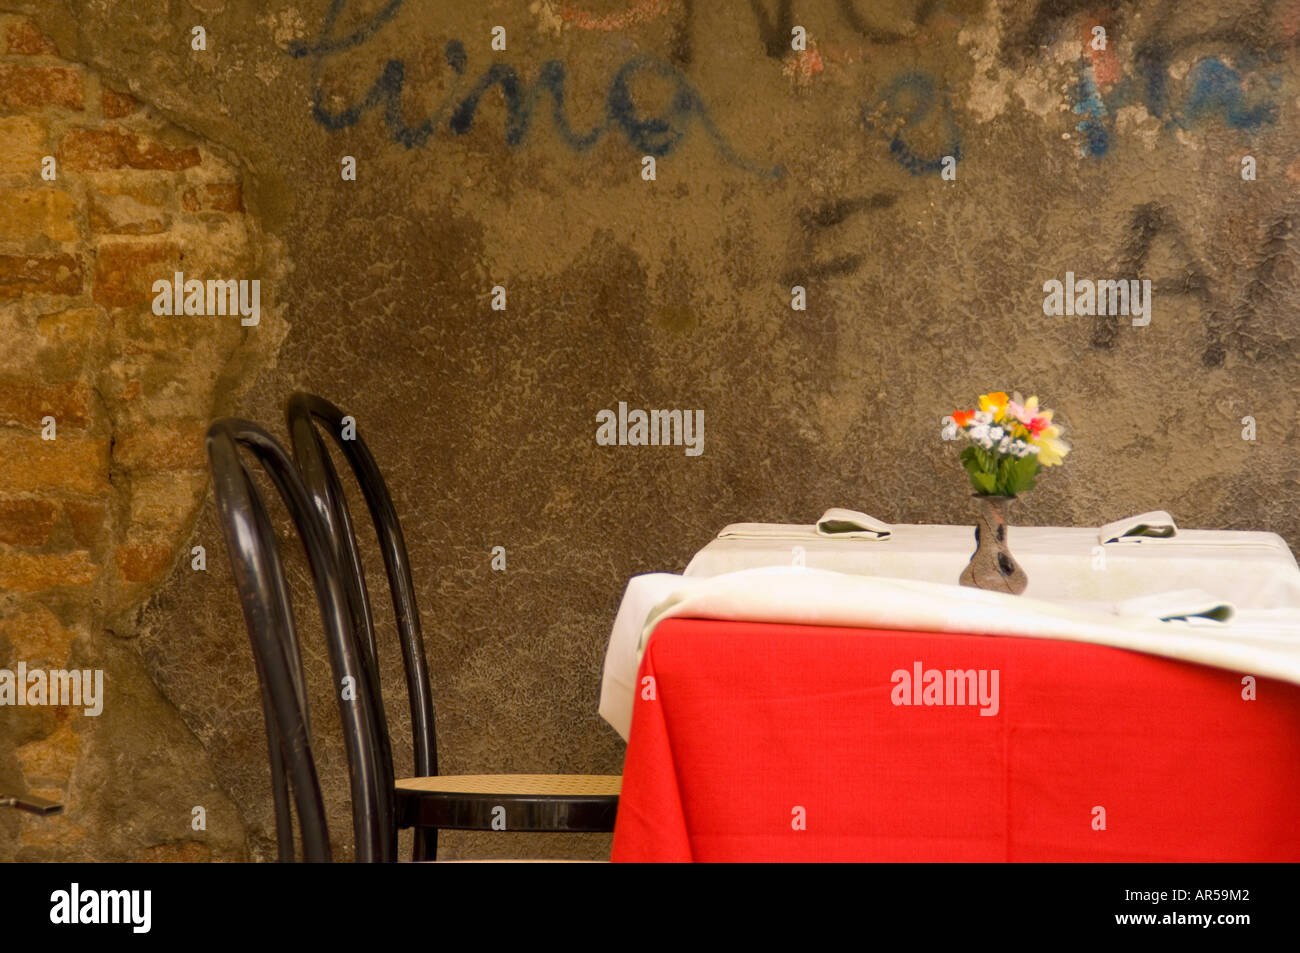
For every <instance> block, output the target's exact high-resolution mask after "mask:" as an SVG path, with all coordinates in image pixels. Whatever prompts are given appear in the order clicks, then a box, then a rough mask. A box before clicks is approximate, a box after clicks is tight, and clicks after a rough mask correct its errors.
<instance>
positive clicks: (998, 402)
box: [980, 390, 1007, 421]
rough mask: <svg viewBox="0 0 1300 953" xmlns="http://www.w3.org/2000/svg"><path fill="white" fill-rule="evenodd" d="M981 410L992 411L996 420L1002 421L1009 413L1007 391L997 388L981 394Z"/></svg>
mask: <svg viewBox="0 0 1300 953" xmlns="http://www.w3.org/2000/svg"><path fill="white" fill-rule="evenodd" d="M980 410H982V411H985V412H986V413H991V414H992V415H993V419H994V420H996V421H1001V420H1002V419H1003V418H1004V417H1005V416H1006V414H1007V395H1006V392H1005V391H1000V390H996V391H994V392H993V393H991V394H981V395H980Z"/></svg>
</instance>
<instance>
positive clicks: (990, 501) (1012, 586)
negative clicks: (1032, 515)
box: [960, 493, 1029, 596]
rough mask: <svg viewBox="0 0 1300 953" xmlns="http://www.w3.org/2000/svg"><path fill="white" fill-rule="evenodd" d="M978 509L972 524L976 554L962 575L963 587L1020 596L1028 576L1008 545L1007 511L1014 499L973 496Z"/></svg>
mask: <svg viewBox="0 0 1300 953" xmlns="http://www.w3.org/2000/svg"><path fill="white" fill-rule="evenodd" d="M972 495H973V496H974V497H975V503H976V505H977V506H978V507H979V513H978V521H977V522H976V524H975V552H974V554H973V555H972V556H971V558H970V562H969V563H967V565H966V569H965V570H964V571H963V572H962V574H961V580H960V582H961V584H962V585H963V586H974V587H976V588H979V589H991V590H993V591H995V592H1009V593H1011V594H1012V595H1017V596H1018V595H1020V593H1022V592H1024V591H1025V587H1026V586H1028V585H1029V577H1028V576H1026V575H1025V571H1024V570H1023V569H1021V568H1020V566H1019V565H1018V564H1017V563H1016V561H1015V559H1014V558H1013V557H1012V555H1011V548H1010V546H1008V544H1007V509H1008V508H1009V507H1010V505H1011V502H1012V501H1013V500H1014V499H1015V497H1014V496H985V495H984V494H982V493H975V494H972Z"/></svg>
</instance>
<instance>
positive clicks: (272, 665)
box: [207, 418, 396, 861]
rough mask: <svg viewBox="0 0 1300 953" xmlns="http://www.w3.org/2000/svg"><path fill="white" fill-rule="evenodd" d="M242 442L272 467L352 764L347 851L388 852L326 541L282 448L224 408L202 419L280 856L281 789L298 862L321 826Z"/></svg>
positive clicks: (315, 847)
mask: <svg viewBox="0 0 1300 953" xmlns="http://www.w3.org/2000/svg"><path fill="white" fill-rule="evenodd" d="M241 450H244V451H248V452H249V453H250V454H251V456H252V457H253V458H254V459H256V460H257V462H258V463H259V464H260V465H261V466H262V468H263V469H264V470H265V471H266V473H267V475H268V476H269V477H270V479H271V482H272V484H273V485H274V486H275V488H276V490H277V491H278V493H279V495H280V497H281V498H282V499H283V501H284V503H285V505H286V507H287V509H288V511H289V515H290V517H291V518H292V520H293V524H294V527H295V528H296V530H297V533H298V536H299V539H300V540H301V542H302V544H303V548H304V549H305V551H306V554H307V559H308V562H309V565H310V568H311V574H312V580H313V583H314V587H315V591H316V597H317V601H318V602H319V604H320V610H321V616H322V620H323V623H324V629H325V637H326V642H327V647H328V650H329V658H330V666H331V668H332V670H333V674H334V680H335V693H336V694H337V696H338V699H339V715H340V717H341V720H342V725H343V738H344V744H345V746H346V748H347V755H348V763H349V767H350V772H349V774H350V781H351V794H352V815H353V834H354V836H355V839H356V858H357V860H359V861H379V860H391V859H395V855H396V840H395V837H393V836H391V835H390V833H389V831H388V830H387V829H386V828H385V827H384V826H383V822H382V819H383V817H384V816H385V812H387V813H388V814H389V815H391V813H392V798H393V792H392V782H391V779H389V778H386V777H385V776H384V775H383V773H382V767H381V757H380V754H379V751H378V739H379V735H380V733H379V729H378V725H377V718H376V712H375V711H374V706H373V703H372V700H371V699H370V697H369V691H368V690H367V689H366V687H365V685H366V679H367V675H366V672H365V666H364V664H363V661H362V653H361V650H360V648H359V639H358V638H357V635H356V633H355V631H354V628H353V620H352V612H351V607H350V605H349V601H348V596H347V595H346V589H345V580H344V573H343V572H342V571H341V570H340V568H339V563H338V558H337V556H336V555H335V548H334V544H333V541H332V540H331V538H330V534H329V532H328V531H327V529H326V527H325V526H324V525H323V523H322V521H321V520H320V518H319V516H318V515H317V512H316V508H315V504H314V503H313V501H312V499H311V497H310V495H309V494H308V492H307V490H306V488H305V487H304V485H303V482H302V478H301V476H300V475H299V472H298V469H297V467H296V466H295V465H294V462H293V460H292V459H291V458H290V457H289V455H288V453H287V452H286V451H285V450H284V448H283V447H282V446H280V444H279V443H278V442H276V440H275V438H273V437H271V436H270V435H269V434H268V433H266V431H264V430H262V429H261V428H260V427H258V426H257V425H256V424H252V423H250V422H248V421H246V420H237V419H234V418H224V419H221V420H218V421H216V422H215V423H213V424H212V426H211V427H209V428H208V433H207V452H208V461H209V464H210V466H211V469H212V477H213V488H214V493H215V496H216V500H217V509H218V512H219V513H220V516H221V525H222V532H223V533H224V535H225V539H226V545H227V548H228V549H229V552H230V561H231V567H232V569H233V572H234V577H235V583H236V586H237V588H238V590H239V599H240V603H241V605H242V607H243V612H244V621H245V623H246V625H247V627H248V634H249V639H250V641H251V642H252V645H253V656H254V660H255V662H256V668H257V675H258V682H259V684H260V687H261V693H262V706H263V713H264V716H265V720H266V734H267V748H268V752H269V756H270V762H271V785H272V792H273V795H274V798H275V812H276V839H277V844H278V853H279V859H280V860H281V861H286V860H292V859H293V856H294V849H293V828H292V822H291V818H290V811H289V805H290V797H291V796H292V802H293V806H294V808H295V809H296V813H297V816H298V825H299V833H300V838H301V842H302V853H303V859H304V860H306V861H328V860H329V859H330V846H329V831H328V828H327V826H326V821H325V806H324V801H323V798H322V796H321V790H320V780H319V776H318V774H317V771H316V763H315V759H314V757H313V754H312V747H311V730H310V723H309V715H308V706H307V695H306V686H305V679H304V677H303V669H302V656H301V652H300V650H299V642H298V636H297V631H296V629H295V626H294V618H293V605H292V600H291V598H290V594H289V585H288V582H287V579H286V576H285V572H284V565H283V563H282V561H281V559H280V553H279V548H278V546H277V544H276V539H275V531H274V527H273V525H272V523H271V519H270V516H269V514H268V513H267V509H266V504H265V502H264V501H263V499H262V494H261V491H259V490H258V488H257V485H256V483H254V481H253V479H252V472H251V471H250V470H249V468H248V465H247V463H246V462H245V460H244V458H243V456H242V455H241V452H240V451H241Z"/></svg>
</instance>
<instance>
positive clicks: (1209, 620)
mask: <svg viewBox="0 0 1300 953" xmlns="http://www.w3.org/2000/svg"><path fill="white" fill-rule="evenodd" d="M876 522H878V521H876ZM1170 523H1171V524H1172V520H1171V521H1170ZM1105 529H1106V527H1029V526H1026V527H1013V528H1012V529H1011V532H1010V546H1011V549H1012V551H1013V552H1014V554H1015V558H1016V559H1017V561H1018V562H1020V564H1021V565H1022V566H1023V567H1024V569H1025V570H1026V572H1027V573H1028V577H1029V587H1028V589H1027V590H1026V591H1025V593H1024V594H1023V595H1018V596H1017V595H1009V594H1005V593H1000V592H986V591H983V590H978V589H972V588H969V587H962V586H958V585H956V584H955V583H956V580H957V577H958V575H959V574H960V572H961V569H962V567H963V566H964V565H965V563H966V561H967V560H968V559H969V558H970V554H971V552H972V549H973V546H974V531H973V527H970V526H965V527H962V526H944V525H894V526H890V527H888V528H887V529H883V530H880V531H879V533H877V534H874V535H873V534H871V533H855V534H853V535H838V536H837V535H830V534H827V533H825V532H823V531H822V530H821V523H820V521H819V523H818V524H813V525H802V524H790V525H785V524H733V525H732V526H729V527H727V528H725V529H724V530H723V531H721V532H720V533H718V534H717V536H716V537H714V538H713V539H711V540H710V541H708V543H707V544H706V545H705V546H703V548H701V549H700V550H699V551H698V552H697V553H695V555H694V556H693V558H691V559H690V560H689V562H688V563H687V565H686V566H685V569H684V571H683V572H682V573H667V572H665V573H650V574H644V575H640V576H635V577H633V578H632V579H631V580H629V582H628V585H627V588H626V591H625V593H624V596H623V599H622V601H621V604H620V607H619V610H618V613H617V616H616V619H615V623H614V626H613V629H612V632H611V636H610V641H609V645H608V648H607V651H606V657H605V668H604V673H603V682H602V693H601V704H600V711H601V714H602V715H603V716H604V717H605V718H606V720H607V721H609V723H610V724H611V725H612V726H613V727H614V728H615V729H616V730H617V731H618V732H619V733H620V734H621V735H622V736H623V737H624V738H625V739H626V740H627V742H628V745H627V750H626V755H625V762H624V770H623V786H622V794H621V798H620V804H619V812H618V819H617V822H616V827H615V833H614V842H613V850H612V859H613V860H615V861H630V862H638V861H674V862H686V861H723V862H748V861H796V862H797V861H1157V860H1159V861H1295V860H1300V823H1297V822H1296V820H1295V814H1296V807H1297V796H1298V794H1300V567H1297V564H1296V560H1295V558H1294V556H1293V555H1292V553H1291V551H1290V549H1289V547H1288V546H1287V545H1286V542H1285V541H1284V540H1282V538H1281V537H1279V536H1277V535H1276V534H1273V533H1267V532H1245V531H1231V532H1228V531H1217V530H1189V529H1183V528H1177V529H1176V530H1174V529H1171V531H1170V532H1169V533H1168V534H1167V535H1163V536H1158V537H1157V536H1151V537H1145V538H1142V539H1140V540H1139V539H1137V538H1132V537H1130V538H1124V537H1123V536H1122V535H1119V536H1115V535H1114V534H1111V535H1109V536H1108V535H1107V534H1106V533H1105V532H1103V530H1105Z"/></svg>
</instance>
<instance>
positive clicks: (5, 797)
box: [0, 792, 63, 814]
mask: <svg viewBox="0 0 1300 953" xmlns="http://www.w3.org/2000/svg"><path fill="white" fill-rule="evenodd" d="M0 807H13V808H17V809H18V810H20V811H25V812H27V813H28V814H62V813H63V805H62V804H60V803H59V802H58V801H47V800H46V799H45V798H43V797H37V796H36V795H35V794H4V793H3V792H0Z"/></svg>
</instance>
